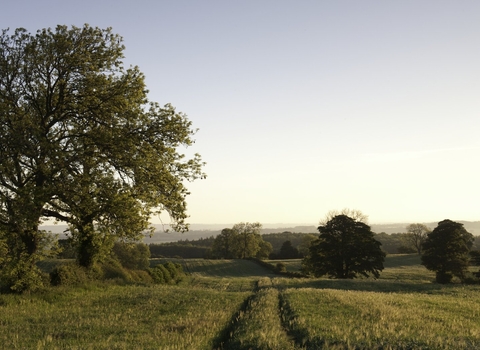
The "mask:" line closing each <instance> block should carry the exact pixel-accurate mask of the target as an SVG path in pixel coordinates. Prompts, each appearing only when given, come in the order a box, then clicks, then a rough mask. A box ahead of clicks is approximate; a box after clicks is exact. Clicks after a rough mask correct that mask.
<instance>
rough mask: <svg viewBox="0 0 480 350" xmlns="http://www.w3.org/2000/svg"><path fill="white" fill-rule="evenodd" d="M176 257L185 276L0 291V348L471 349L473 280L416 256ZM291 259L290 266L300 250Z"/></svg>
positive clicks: (478, 316) (478, 328)
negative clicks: (301, 272)
mask: <svg viewBox="0 0 480 350" xmlns="http://www.w3.org/2000/svg"><path fill="white" fill-rule="evenodd" d="M159 262H163V261H160V260H154V261H152V265H155V264H156V263H159ZM176 262H179V263H182V264H183V265H184V268H185V270H186V271H189V273H190V275H189V276H188V277H187V278H186V279H184V280H183V281H182V282H180V283H179V284H178V285H175V286H171V285H156V286H148V285H147V286H145V285H133V284H132V285H116V284H114V283H112V284H101V285H100V284H97V285H93V284H92V285H87V286H83V287H76V288H73V287H70V288H66V287H52V288H50V289H48V290H46V291H44V292H42V293H37V294H31V295H0V344H1V347H2V348H5V349H280V350H281V349H285V350H290V349H478V348H480V286H479V285H471V286H464V285H460V284H452V285H438V284H435V283H433V282H432V281H433V275H432V274H431V273H430V272H428V271H427V270H426V269H425V268H423V267H422V266H420V265H419V259H418V256H413V255H405V256H389V257H387V261H386V264H385V266H386V268H385V270H384V272H383V273H382V275H381V278H379V279H377V280H373V279H357V280H331V279H313V278H311V279H307V278H284V277H276V275H273V274H272V273H271V272H270V271H268V270H266V269H265V268H263V267H261V266H260V265H257V264H256V263H254V262H252V261H242V260H203V259H192V260H178V261H176ZM289 264H290V265H291V267H292V268H298V266H300V261H291V262H289ZM286 265H288V264H286ZM295 266H297V267H295Z"/></svg>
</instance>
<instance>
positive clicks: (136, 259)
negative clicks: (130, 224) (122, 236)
mask: <svg viewBox="0 0 480 350" xmlns="http://www.w3.org/2000/svg"><path fill="white" fill-rule="evenodd" d="M113 253H114V255H115V256H116V257H117V259H118V260H119V261H120V263H121V264H122V266H123V267H125V268H127V269H132V270H134V269H139V270H143V269H146V268H148V266H149V265H150V249H149V248H148V246H147V245H146V244H144V243H137V244H132V243H123V242H116V243H115V245H114V246H113Z"/></svg>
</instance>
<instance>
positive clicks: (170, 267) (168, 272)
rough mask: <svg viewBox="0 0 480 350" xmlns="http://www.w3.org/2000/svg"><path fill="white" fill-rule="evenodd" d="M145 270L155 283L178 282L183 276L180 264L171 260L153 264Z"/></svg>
mask: <svg viewBox="0 0 480 350" xmlns="http://www.w3.org/2000/svg"><path fill="white" fill-rule="evenodd" d="M147 271H148V273H149V274H150V276H151V277H152V279H153V282H154V283H157V284H174V283H178V282H180V281H181V280H182V279H183V277H184V276H185V273H184V272H183V268H182V265H180V264H176V263H172V262H167V263H164V264H158V265H155V266H154V267H152V268H149V269H148V270H147Z"/></svg>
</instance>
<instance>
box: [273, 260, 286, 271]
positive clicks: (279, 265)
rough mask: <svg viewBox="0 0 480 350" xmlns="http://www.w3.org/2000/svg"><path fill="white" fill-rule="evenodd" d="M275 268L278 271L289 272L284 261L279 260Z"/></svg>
mask: <svg viewBox="0 0 480 350" xmlns="http://www.w3.org/2000/svg"><path fill="white" fill-rule="evenodd" d="M275 270H276V271H278V272H287V267H286V266H285V264H284V263H281V262H279V263H277V264H276V265H275Z"/></svg>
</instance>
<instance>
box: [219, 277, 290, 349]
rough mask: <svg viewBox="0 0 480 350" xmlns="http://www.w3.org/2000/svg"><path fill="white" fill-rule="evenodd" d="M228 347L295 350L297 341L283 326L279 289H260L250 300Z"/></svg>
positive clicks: (226, 346)
mask: <svg viewBox="0 0 480 350" xmlns="http://www.w3.org/2000/svg"><path fill="white" fill-rule="evenodd" d="M260 284H263V285H264V283H260ZM225 349H231V350H235V349H259V350H265V349H272V350H282V349H294V345H293V342H292V341H291V340H290V339H289V338H288V336H287V333H285V331H284V329H283V328H282V324H281V320H280V313H279V299H278V290H277V289H274V288H263V289H260V291H259V292H258V293H257V294H256V295H255V297H254V298H252V299H251V300H250V301H249V304H248V306H247V308H246V310H245V312H242V313H241V314H240V315H239V317H238V320H237V325H236V328H235V330H234V331H233V332H232V334H231V339H230V341H229V342H228V343H227V344H226V345H225Z"/></svg>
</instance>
